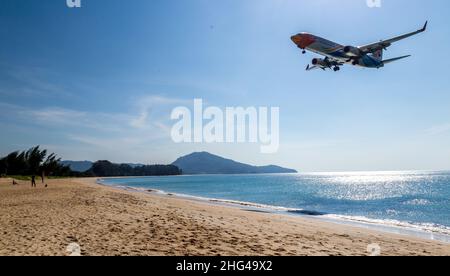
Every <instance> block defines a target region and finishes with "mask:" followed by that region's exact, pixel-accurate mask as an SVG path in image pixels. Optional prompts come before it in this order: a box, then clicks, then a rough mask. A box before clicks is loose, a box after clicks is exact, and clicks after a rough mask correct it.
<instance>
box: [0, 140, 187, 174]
mask: <svg viewBox="0 0 450 276" xmlns="http://www.w3.org/2000/svg"><path fill="white" fill-rule="evenodd" d="M47 153H48V151H47V150H41V149H40V147H39V146H37V147H33V148H31V149H29V150H26V151H22V152H20V151H15V152H12V153H10V154H8V155H7V156H5V157H3V158H1V159H0V175H1V176H8V175H9V176H18V175H21V176H30V175H41V176H42V177H45V176H55V177H117V176H164V175H181V174H182V171H181V170H180V169H179V168H178V167H177V166H174V165H146V166H138V167H132V166H130V165H126V164H114V163H111V162H109V161H106V160H104V161H97V162H95V163H94V164H93V166H92V168H90V169H89V170H87V171H86V172H74V171H72V170H71V169H70V167H69V166H65V165H62V164H61V159H60V158H58V157H57V155H56V154H54V153H51V154H47Z"/></svg>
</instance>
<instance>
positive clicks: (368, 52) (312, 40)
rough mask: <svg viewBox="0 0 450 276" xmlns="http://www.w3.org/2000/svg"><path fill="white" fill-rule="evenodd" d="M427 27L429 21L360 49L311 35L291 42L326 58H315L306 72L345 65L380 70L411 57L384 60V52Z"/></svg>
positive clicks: (301, 36) (336, 68)
mask: <svg viewBox="0 0 450 276" xmlns="http://www.w3.org/2000/svg"><path fill="white" fill-rule="evenodd" d="M427 25H428V21H427V22H425V25H424V26H423V28H422V29H420V30H418V31H415V32H412V33H408V34H404V35H401V36H397V37H394V38H391V39H387V40H381V41H380V42H375V43H372V44H368V45H364V46H359V47H354V46H343V45H340V44H338V43H335V42H332V41H329V40H327V39H324V38H321V37H318V36H315V35H312V34H309V33H299V34H297V35H294V36H292V37H291V40H292V42H294V43H295V44H296V45H297V47H298V48H300V49H302V50H303V51H302V53H303V54H305V53H306V51H307V50H308V51H310V52H313V53H316V54H319V55H322V56H324V57H325V58H314V59H313V60H312V66H311V65H309V64H308V66H307V67H306V71H310V70H313V69H322V70H324V71H325V70H326V69H333V70H334V71H335V72H336V71H339V70H340V69H341V68H340V67H341V66H343V65H344V64H351V65H353V66H359V67H365V68H377V69H379V68H382V67H384V66H385V65H386V64H388V63H391V62H394V61H397V60H401V59H404V58H408V57H410V56H411V55H406V56H401V57H396V58H392V59H386V60H383V50H387V48H388V47H389V46H391V45H392V43H394V42H397V41H399V40H402V39H405V38H408V37H411V36H414V35H417V34H420V33H423V32H425V31H426V29H427Z"/></svg>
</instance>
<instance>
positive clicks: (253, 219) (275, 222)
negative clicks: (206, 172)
mask: <svg viewBox="0 0 450 276" xmlns="http://www.w3.org/2000/svg"><path fill="white" fill-rule="evenodd" d="M96 180H97V178H83V179H59V180H48V181H47V184H48V188H44V187H43V186H42V185H38V188H35V189H32V188H31V187H30V186H29V184H28V182H20V183H19V185H18V186H12V185H11V183H10V181H8V180H5V179H0V225H2V233H0V234H1V235H0V255H4V256H10V255H13V256H23V255H45V256H54V255H57V256H60V255H62V256H64V255H68V252H67V249H68V245H70V244H72V243H76V244H78V245H79V246H80V248H81V255H88V256H99V255H100V256H103V255H106V256H114V255H125V256H128V255H132V256H211V255H213V256H215V255H222V256H224V255H225V256H330V255H332V256H340V255H344V256H364V255H369V254H370V253H368V251H367V250H368V246H369V245H373V244H375V245H379V246H380V248H381V255H383V256H384V255H386V256H404V255H406V256H413V255H414V256H415V255H420V256H422V255H424V256H440V255H450V245H449V244H446V243H442V242H437V241H430V240H424V239H420V238H416V237H410V236H403V235H396V234H389V233H383V232H378V231H373V230H369V229H364V228H358V227H353V226H346V225H341V224H336V223H330V222H324V221H320V220H316V219H311V218H304V217H301V216H296V217H293V216H286V215H280V214H274V213H264V212H254V211H249V210H242V208H229V207H225V206H218V205H215V204H205V203H201V202H196V201H193V200H186V199H180V198H176V197H174V196H159V195H154V194H144V193H139V192H135V191H126V190H120V189H117V188H114V187H110V186H105V185H99V184H97V183H96Z"/></svg>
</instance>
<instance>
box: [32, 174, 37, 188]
mask: <svg viewBox="0 0 450 276" xmlns="http://www.w3.org/2000/svg"><path fill="white" fill-rule="evenodd" d="M31 187H34V188H36V176H35V175H32V176H31Z"/></svg>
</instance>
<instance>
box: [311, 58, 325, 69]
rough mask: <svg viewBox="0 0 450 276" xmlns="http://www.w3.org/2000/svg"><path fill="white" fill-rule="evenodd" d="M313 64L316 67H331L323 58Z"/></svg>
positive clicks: (315, 59) (317, 59)
mask: <svg viewBox="0 0 450 276" xmlns="http://www.w3.org/2000/svg"><path fill="white" fill-rule="evenodd" d="M311 63H312V65H314V66H321V67H329V64H328V62H327V61H326V60H324V59H321V58H314V59H313V60H312V62H311Z"/></svg>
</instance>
